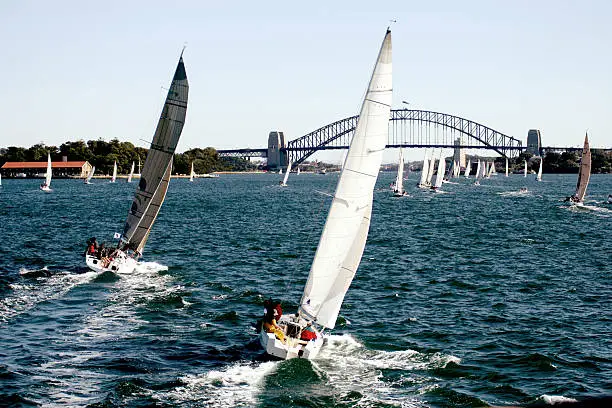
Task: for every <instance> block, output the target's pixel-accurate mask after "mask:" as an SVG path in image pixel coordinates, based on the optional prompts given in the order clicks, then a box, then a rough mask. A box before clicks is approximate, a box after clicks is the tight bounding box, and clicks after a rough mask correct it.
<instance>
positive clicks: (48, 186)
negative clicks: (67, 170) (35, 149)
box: [40, 153, 53, 191]
mask: <svg viewBox="0 0 612 408" xmlns="http://www.w3.org/2000/svg"><path fill="white" fill-rule="evenodd" d="M52 173H53V172H52V170H51V153H47V172H46V173H45V181H44V182H43V183H42V184H41V185H40V189H41V190H42V191H51V175H52Z"/></svg>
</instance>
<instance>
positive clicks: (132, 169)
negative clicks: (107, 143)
mask: <svg viewBox="0 0 612 408" xmlns="http://www.w3.org/2000/svg"><path fill="white" fill-rule="evenodd" d="M132 177H134V162H132V168H131V170H130V175H129V176H128V178H127V182H128V183H131V182H132Z"/></svg>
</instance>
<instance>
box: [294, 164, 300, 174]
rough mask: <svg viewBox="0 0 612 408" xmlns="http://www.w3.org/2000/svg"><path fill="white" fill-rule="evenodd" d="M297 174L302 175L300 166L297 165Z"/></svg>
mask: <svg viewBox="0 0 612 408" xmlns="http://www.w3.org/2000/svg"><path fill="white" fill-rule="evenodd" d="M295 174H296V175H298V176H299V175H300V166H297V170H296V172H295Z"/></svg>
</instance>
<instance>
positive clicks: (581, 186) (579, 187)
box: [574, 135, 591, 201]
mask: <svg viewBox="0 0 612 408" xmlns="http://www.w3.org/2000/svg"><path fill="white" fill-rule="evenodd" d="M590 178H591V148H590V147H589V136H588V135H587V136H585V137H584V147H583V148H582V158H581V159H580V169H579V170H578V182H577V183H576V194H574V196H575V197H576V198H578V200H580V201H582V200H584V196H585V195H586V189H587V187H588V185H589V179H590Z"/></svg>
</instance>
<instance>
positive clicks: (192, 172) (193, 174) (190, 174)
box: [189, 162, 195, 181]
mask: <svg viewBox="0 0 612 408" xmlns="http://www.w3.org/2000/svg"><path fill="white" fill-rule="evenodd" d="M194 177H195V171H193V162H191V172H190V173H189V181H193V178H194Z"/></svg>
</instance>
